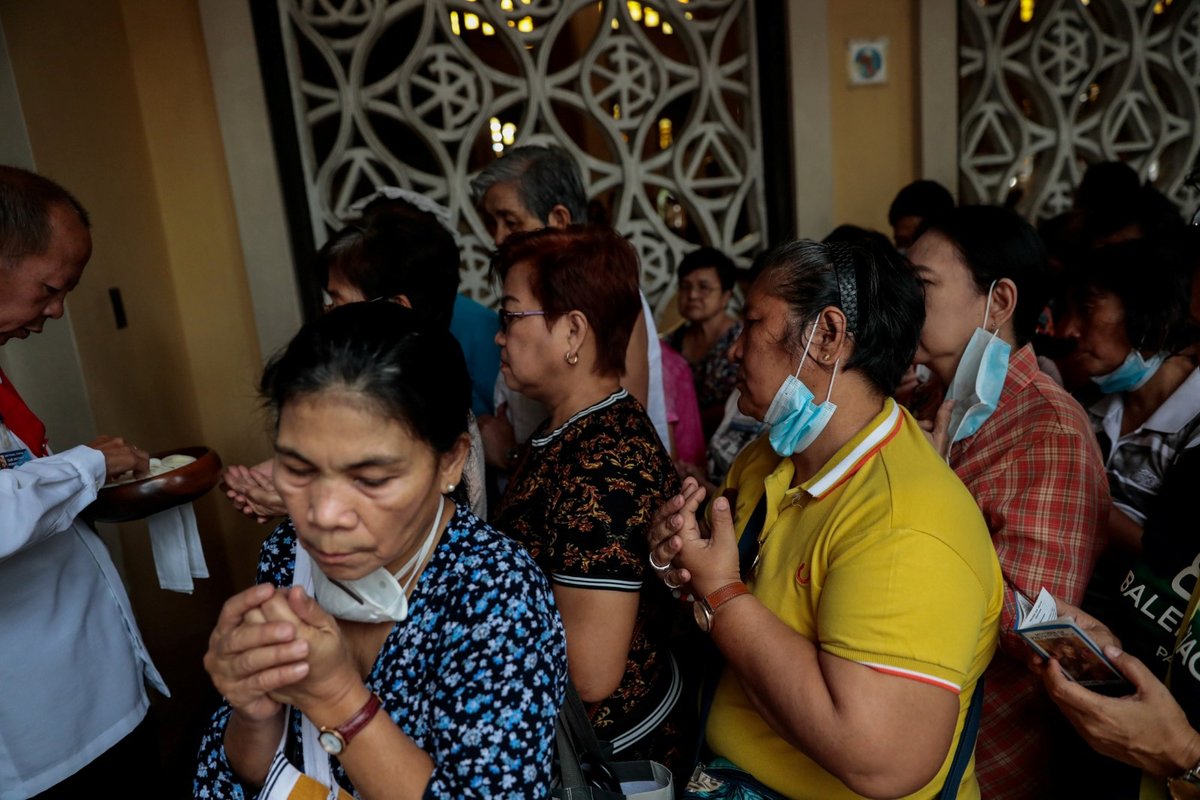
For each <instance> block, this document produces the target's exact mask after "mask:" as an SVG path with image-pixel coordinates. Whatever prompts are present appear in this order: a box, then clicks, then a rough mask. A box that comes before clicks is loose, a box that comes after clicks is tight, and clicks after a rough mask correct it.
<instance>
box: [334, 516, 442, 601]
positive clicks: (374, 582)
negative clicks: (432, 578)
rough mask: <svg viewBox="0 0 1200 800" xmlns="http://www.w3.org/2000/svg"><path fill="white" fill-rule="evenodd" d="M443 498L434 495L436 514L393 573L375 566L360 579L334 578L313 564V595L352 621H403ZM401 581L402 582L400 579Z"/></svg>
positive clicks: (439, 522) (432, 541)
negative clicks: (412, 552)
mask: <svg viewBox="0 0 1200 800" xmlns="http://www.w3.org/2000/svg"><path fill="white" fill-rule="evenodd" d="M445 510H446V500H445V498H443V497H439V498H438V509H437V516H436V517H434V520H433V527H431V528H430V529H429V533H428V534H426V535H425V541H424V542H422V543H421V546H420V547H419V548H417V552H416V553H414V554H413V556H412V558H410V559H409V560H408V561H407V562H406V563H405V564H404V566H402V567H400V569H399V570H397V571H396V574H395V575H393V574H392V573H391V572H389V571H388V570H387V568H386V567H379V568H377V569H375V570H373V571H371V572H369V573H367V574H366V575H364V576H362V577H361V578H354V579H353V580H348V581H342V580H334V579H333V578H330V577H328V576H327V575H325V573H324V572H322V571H321V568H320V565H319V564H316V563H314V564H313V567H314V569H313V571H312V581H313V596H314V597H315V598H316V600H317V603H318V605H320V606H321V608H323V609H325V611H326V612H328V613H329V614H330V615H331V616H333V617H336V618H338V619H345V620H350V621H352V622H389V621H390V622H403V621H404V620H405V619H406V618H407V617H408V592H409V590H410V589H411V588H412V585H413V584H414V583H415V582H416V580H417V576H418V575H420V574H421V565H422V564H424V563H425V559H426V558H428V557H429V553H430V552H432V550H433V546H434V544H435V543H436V542H437V538H438V531H439V530H440V528H441V526H442V513H443V512H444V511H445ZM402 580H403V584H402V583H401V581H402Z"/></svg>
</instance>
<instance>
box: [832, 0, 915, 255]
mask: <svg viewBox="0 0 1200 800" xmlns="http://www.w3.org/2000/svg"><path fill="white" fill-rule="evenodd" d="M916 11H917V9H916V0H829V3H828V33H829V39H828V42H829V90H830V108H831V111H830V113H831V120H830V126H831V129H832V136H833V219H834V224H835V225H837V224H842V223H852V224H855V225H861V226H864V227H868V228H875V229H876V230H879V231H882V232H884V233H886V234H888V235H889V236H890V235H891V228H890V227H889V226H888V223H887V209H888V206H889V205H890V204H891V202H892V198H893V197H895V195H896V192H898V191H899V190H900V189H901V188H902V187H903V186H904V185H905V184H907V183H909V182H911V181H913V180H915V179H916V178H917V177H918V175H917V169H918V168H917V152H918V142H917V138H916V137H917V124H918V118H919V117H918V113H917V111H918V109H917V106H916V103H917V95H916V84H915V74H916V70H915V68H914V63H915V59H914V45H915V33H916ZM883 36H886V37H887V38H888V40H889V42H888V44H889V47H888V81H887V83H886V84H883V85H879V86H851V85H850V78H849V74H848V72H847V68H846V61H847V55H846V52H847V44H848V42H849V41H850V40H851V39H875V38H879V37H883Z"/></svg>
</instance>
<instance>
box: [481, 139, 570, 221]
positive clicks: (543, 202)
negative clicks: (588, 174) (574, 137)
mask: <svg viewBox="0 0 1200 800" xmlns="http://www.w3.org/2000/svg"><path fill="white" fill-rule="evenodd" d="M501 183H513V184H516V187H517V197H519V198H520V199H521V203H522V204H523V205H524V206H525V208H526V209H527V210H528V211H529V212H530V213H531V214H533V215H534V216H535V217H537V218H538V219H540V220H542V221H543V222H545V221H547V220H549V219H550V212H551V211H552V210H553V209H554V207H555V206H557V205H561V206H563V207H564V208H566V209H567V212H568V213H569V214H570V215H571V222H575V223H583V222H586V221H587V195H586V194H585V193H584V191H583V177H582V176H581V175H580V173H579V165H578V164H577V163H575V159H574V158H572V157H571V155H570V154H569V153H567V151H566V150H563V149H562V148H561V147H555V146H553V145H551V146H549V147H543V146H541V145H523V146H521V147H515V148H513V149H512V150H509V151H508V153H506V154H505V156H504V157H503V158H498V159H496V160H495V161H493V162H492V163H490V164H488V165H487V166H486V167H484V168H483V171H482V172H480V173H479V174H478V175H476V176H475V177H474V178H472V179H471V200H472V201H473V202H474V203H475V205H477V206H478V205H479V204H480V203H481V202H482V201H483V196H484V195H485V194H487V191H488V189H491V188H492V187H493V186H495V185H497V184H501Z"/></svg>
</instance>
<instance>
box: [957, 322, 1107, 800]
mask: <svg viewBox="0 0 1200 800" xmlns="http://www.w3.org/2000/svg"><path fill="white" fill-rule="evenodd" d="M950 466H951V467H953V468H954V471H955V472H956V473H957V474H958V477H959V478H960V479H962V482H963V483H964V484H966V486H967V489H969V490H970V492H971V494H972V495H973V496H974V497H975V499H976V501H977V502H978V503H979V507H980V509H981V510H982V511H983V516H984V519H985V520H986V521H987V525H988V530H989V531H991V534H992V541H993V542H994V543H995V545H996V555H997V556H998V557H999V559H1000V567H1001V569H1002V570H1003V571H1004V583H1005V593H1004V611H1003V613H1002V614H1001V617H1000V631H1001V637H1000V649H999V650H997V651H996V656H995V658H994V659H993V660H992V663H991V666H989V667H988V669H987V672H986V673H985V675H984V677H985V681H986V682H985V689H984V705H983V717H982V724H981V728H980V731H979V742H978V745H977V746H976V751H975V758H976V765H975V768H976V771H977V773H978V775H979V786H980V790H981V793H982V796H983V797H986V798H989V800H991V798H1006V797H1013V798H1018V797H1019V798H1025V797H1041V796H1043V795H1044V794H1045V791H1046V782H1047V780H1048V778H1049V767H1050V765H1049V761H1048V758H1047V756H1048V753H1049V751H1050V746H1049V742H1048V741H1047V734H1048V726H1047V722H1048V720H1049V719H1050V718H1051V717H1050V715H1051V714H1052V713H1053V709H1052V707H1051V705H1050V703H1049V701H1048V698H1047V697H1046V695H1045V692H1043V691H1042V687H1041V686H1040V685H1039V684H1040V681H1039V680H1038V678H1037V677H1036V676H1034V675H1033V674H1032V673H1031V672H1030V671H1029V669H1028V668H1027V667H1026V666H1025V660H1026V658H1027V657H1028V652H1029V651H1028V647H1027V645H1025V643H1024V642H1023V641H1022V640H1021V639H1020V638H1019V637H1018V636H1016V635H1015V634H1013V633H1011V630H1012V626H1013V620H1014V617H1015V610H1016V601H1015V597H1014V594H1013V593H1014V591H1020V592H1021V593H1023V594H1025V595H1026V596H1028V597H1030V598H1034V597H1036V596H1037V593H1038V591H1039V590H1040V589H1041V588H1042V587H1045V588H1046V590H1047V591H1049V592H1050V594H1051V595H1053V596H1054V597H1055V599H1059V600H1065V601H1067V602H1068V603H1072V604H1075V605H1078V604H1079V603H1080V602H1081V601H1082V599H1083V591H1084V588H1085V587H1086V586H1087V582H1088V579H1089V578H1090V577H1091V574H1092V567H1093V564H1094V563H1095V559H1096V555H1097V553H1098V550H1099V545H1100V534H1101V530H1102V528H1101V526H1102V524H1103V521H1104V519H1105V518H1106V516H1107V514H1108V507H1109V502H1110V501H1109V494H1108V481H1107V479H1106V478H1105V474H1104V464H1103V462H1102V461H1101V458H1100V450H1099V448H1098V447H1097V444H1096V439H1095V437H1094V436H1093V434H1092V430H1091V426H1090V425H1089V423H1088V418H1087V415H1086V413H1085V412H1084V410H1083V408H1082V407H1081V406H1080V405H1079V404H1078V403H1077V402H1076V401H1075V400H1074V399H1073V398H1072V397H1071V396H1070V395H1068V394H1067V393H1066V392H1065V391H1063V389H1062V388H1060V387H1059V386H1058V384H1056V383H1054V381H1052V380H1051V379H1050V378H1049V377H1048V376H1046V375H1044V374H1043V373H1042V372H1041V371H1040V370H1039V368H1038V364H1037V358H1036V357H1035V356H1034V353H1033V348H1031V347H1030V346H1028V345H1026V346H1025V347H1021V348H1019V349H1018V350H1016V351H1015V352H1014V353H1013V355H1012V357H1011V359H1010V360H1009V367H1008V377H1007V378H1006V379H1005V381H1004V390H1003V392H1002V393H1001V395H1000V402H999V403H998V405H997V407H996V411H995V412H994V413H993V414H992V416H991V417H989V418H988V420H987V421H986V422H985V423H984V424H983V427H982V428H980V429H979V432H978V433H976V434H975V435H974V436H971V437H968V438H966V439H964V440H962V441H961V442H958V443H956V444H955V445H954V446H953V447H952V448H951V451H950Z"/></svg>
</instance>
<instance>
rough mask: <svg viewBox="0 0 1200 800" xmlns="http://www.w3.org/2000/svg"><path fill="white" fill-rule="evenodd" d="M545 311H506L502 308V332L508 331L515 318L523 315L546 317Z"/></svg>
mask: <svg viewBox="0 0 1200 800" xmlns="http://www.w3.org/2000/svg"><path fill="white" fill-rule="evenodd" d="M544 316H546V312H545V311H505V310H504V309H500V332H501V333H508V326H509V324H510V323H511V322H512V321H513V320H514V319H521V318H522V317H544Z"/></svg>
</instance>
